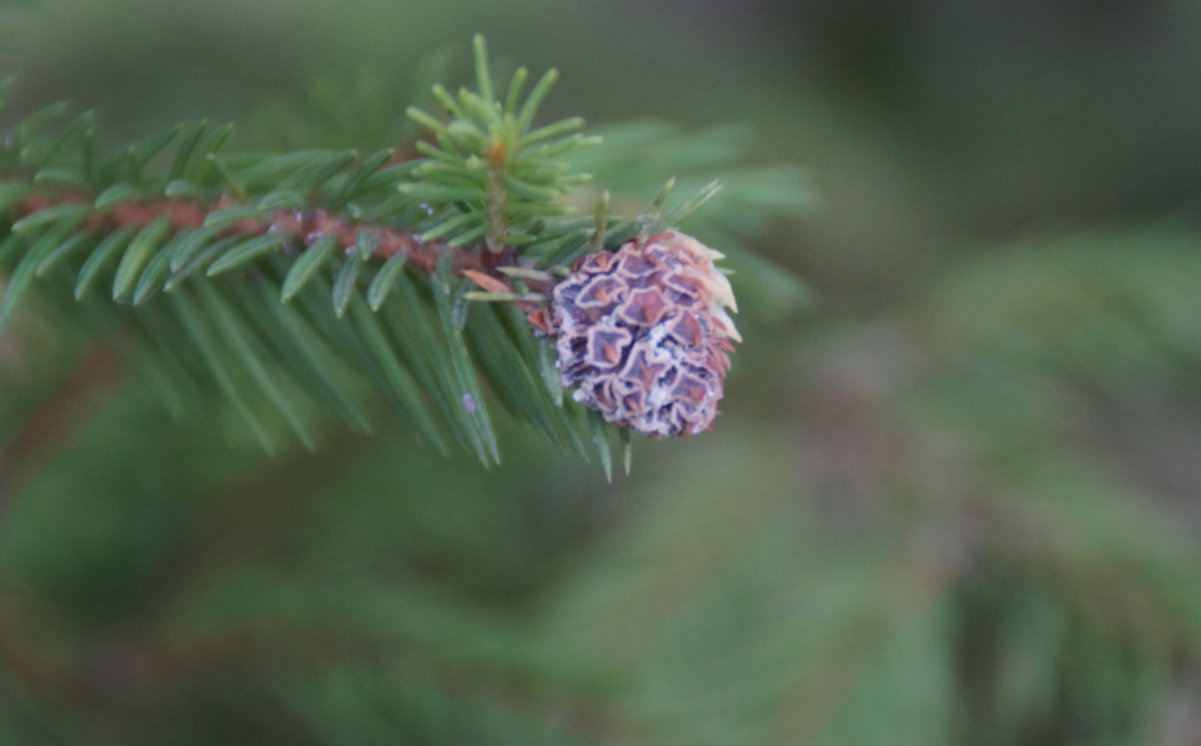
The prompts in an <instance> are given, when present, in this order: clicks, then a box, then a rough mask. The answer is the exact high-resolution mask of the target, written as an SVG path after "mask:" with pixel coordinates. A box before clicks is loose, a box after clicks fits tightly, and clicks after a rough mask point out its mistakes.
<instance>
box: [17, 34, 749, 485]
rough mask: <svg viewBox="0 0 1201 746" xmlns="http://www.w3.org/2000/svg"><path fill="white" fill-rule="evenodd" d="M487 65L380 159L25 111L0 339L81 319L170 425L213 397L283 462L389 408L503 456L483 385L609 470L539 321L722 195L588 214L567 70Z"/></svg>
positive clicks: (212, 131) (440, 434)
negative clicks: (131, 370) (573, 282)
mask: <svg viewBox="0 0 1201 746" xmlns="http://www.w3.org/2000/svg"><path fill="white" fill-rule="evenodd" d="M474 59H475V77H476V80H475V89H474V90H469V89H467V88H463V89H460V90H459V91H458V92H457V94H451V93H450V92H449V91H448V90H447V89H445V88H443V87H442V86H440V85H435V86H434V87H433V89H432V93H433V98H434V100H435V101H436V102H437V103H438V105H439V106H440V107H441V108H442V109H443V110H444V113H445V117H439V116H436V115H434V114H432V113H429V112H427V111H426V110H424V109H421V108H418V107H409V108H408V109H407V110H406V114H407V116H408V118H409V119H410V120H411V121H413V122H415V123H417V124H418V125H420V126H422V127H424V128H425V129H426V130H427V131H428V132H429V139H425V140H419V141H417V142H416V143H413V144H412V145H411V146H410V145H404V144H401V145H399V146H398V147H389V148H383V149H379V150H376V151H373V152H370V153H369V154H367V155H361V154H360V153H359V152H358V151H357V150H354V149H346V148H334V149H330V148H320V149H299V150H294V151H288V152H271V151H241V152H236V151H228V150H226V149H225V147H224V146H225V145H226V143H227V141H228V140H229V139H230V136H231V133H232V128H231V127H230V126H229V125H224V126H218V127H212V126H210V125H209V123H207V122H199V123H197V124H195V125H191V126H184V125H180V126H177V127H173V128H170V129H168V130H166V131H164V132H161V133H157V134H155V135H152V136H151V137H148V138H146V139H144V140H142V141H139V142H135V143H133V144H131V145H129V146H127V147H125V148H123V149H121V150H119V151H118V152H116V153H102V152H99V151H98V150H97V148H96V145H95V142H96V137H95V128H96V117H95V115H94V114H92V113H91V112H84V113H82V114H79V115H77V116H75V117H74V118H73V119H70V120H69V121H65V123H64V119H65V118H66V117H67V116H68V114H69V109H68V108H67V107H66V106H63V105H55V106H52V107H48V108H47V109H45V110H43V111H40V112H37V113H35V114H33V115H32V116H30V117H28V118H27V119H26V120H25V121H23V122H22V123H20V124H18V125H17V126H16V127H15V128H13V130H12V132H11V133H10V134H9V135H8V137H7V138H6V139H5V141H4V147H3V148H2V149H0V211H3V213H4V214H6V215H7V216H8V218H7V220H6V221H5V222H4V224H3V226H2V230H3V235H2V237H0V271H4V272H5V273H6V274H7V284H6V287H5V288H4V294H3V297H2V298H0V324H4V323H6V322H9V321H10V320H11V319H12V318H13V316H14V314H16V313H17V312H18V309H19V308H21V307H23V306H25V305H27V304H26V301H33V302H34V304H35V305H37V306H40V307H42V308H55V309H63V308H65V307H66V305H67V304H72V305H74V304H78V305H77V311H76V313H75V314H74V316H73V319H74V321H73V323H75V324H78V325H79V326H81V327H83V328H85V329H87V330H90V332H92V333H95V332H100V333H103V334H105V335H107V336H109V337H110V338H112V339H114V341H119V345H118V346H119V348H120V349H122V350H124V351H125V352H126V354H127V356H129V357H132V358H134V359H135V361H136V363H137V364H138V365H143V366H146V369H147V370H150V371H153V373H152V374H149V375H148V376H147V380H148V381H149V382H151V383H152V384H153V385H155V386H156V388H158V389H160V393H161V394H162V395H163V397H164V399H165V400H166V401H168V402H171V406H172V410H173V411H176V412H180V413H183V412H187V411H204V407H205V406H206V405H207V403H208V402H210V400H211V397H212V395H213V394H218V395H219V396H220V398H222V399H224V400H225V401H227V402H228V403H229V405H230V406H232V407H233V409H234V410H236V411H237V412H238V414H239V415H240V417H241V418H242V420H243V421H244V422H245V423H246V425H247V428H248V430H249V431H250V432H251V433H253V434H254V437H255V438H256V439H257V440H259V441H260V442H261V443H262V444H263V445H264V446H266V447H267V448H269V449H276V448H278V447H280V445H281V444H282V443H284V442H285V438H284V436H283V434H284V432H286V431H289V430H290V431H291V432H292V433H293V434H294V435H295V436H296V437H297V438H298V439H299V440H300V441H301V442H302V443H304V444H305V445H307V446H310V447H312V446H314V445H315V444H316V443H317V442H318V441H319V439H320V438H319V436H318V433H319V427H318V426H319V421H320V419H321V417H322V413H323V412H333V413H336V414H338V415H340V416H341V418H342V419H343V420H345V421H346V423H347V424H348V425H350V426H351V427H352V428H354V429H357V430H365V429H369V428H371V427H372V426H373V425H374V424H375V423H376V422H377V421H378V417H376V416H374V415H372V414H369V412H370V410H371V409H372V407H371V406H370V401H371V396H370V393H369V392H371V391H374V392H376V393H377V394H378V395H381V396H382V400H383V401H385V402H386V403H387V404H388V406H389V407H390V409H391V410H392V411H393V413H394V414H395V415H396V416H397V417H398V418H399V419H400V420H402V421H403V422H406V423H408V424H409V425H410V428H411V430H412V431H414V432H415V433H419V434H420V435H421V436H422V437H423V438H424V439H425V440H426V441H428V442H429V443H431V444H432V445H434V446H435V447H436V448H438V449H439V450H443V451H445V450H447V449H448V444H449V443H450V442H451V441H454V442H457V443H458V444H459V445H460V446H462V447H465V448H467V449H468V450H470V451H473V452H474V453H475V454H476V455H477V456H478V457H479V458H480V460H481V461H483V462H484V463H485V464H488V463H493V462H498V461H499V452H500V449H499V446H498V443H497V439H496V435H495V431H494V427H493V424H492V420H491V416H490V413H489V406H488V403H487V401H488V397H486V396H485V390H486V389H487V390H488V391H489V392H490V393H491V394H492V395H493V396H495V398H496V399H498V400H499V402H500V403H501V405H502V406H504V408H505V409H507V410H508V411H509V412H511V413H512V414H514V415H515V416H517V417H518V418H519V419H521V420H524V421H527V422H529V423H530V424H532V425H533V426H534V427H536V428H537V429H539V430H540V431H541V432H542V433H543V434H544V435H546V436H547V437H548V438H549V439H550V440H551V441H552V442H554V443H557V444H559V445H561V446H563V447H566V448H570V449H572V450H576V451H578V452H580V453H581V454H585V449H584V446H583V443H584V440H585V437H584V436H583V435H582V433H585V432H586V433H588V434H589V435H588V438H589V439H591V440H592V441H594V442H595V443H596V444H597V447H598V448H600V450H599V451H598V454H599V455H600V458H601V461H602V463H603V464H604V465H605V468H606V471H608V470H609V468H610V466H609V464H610V463H611V457H610V456H609V455H608V446H607V443H608V441H609V437H608V436H606V435H605V434H604V432H603V431H604V430H606V429H610V428H611V425H609V424H607V423H605V422H604V421H603V420H601V421H598V420H597V419H596V417H595V416H589V417H584V413H583V412H582V411H581V407H579V406H577V405H576V404H575V403H574V402H573V401H572V400H571V398H565V397H563V396H562V392H561V390H560V388H559V386H560V385H561V383H560V382H558V381H557V379H558V378H560V375H559V374H560V373H561V371H556V370H555V366H556V364H555V363H553V361H552V360H551V357H552V356H551V354H550V353H551V345H550V342H551V340H550V339H546V338H544V339H542V340H541V341H539V340H538V339H537V338H536V337H535V336H534V333H533V331H532V330H531V324H532V325H533V327H534V328H535V329H537V330H538V331H539V332H541V333H543V334H547V333H549V334H555V333H557V331H558V330H557V328H553V327H556V325H557V324H558V323H559V322H560V318H559V317H560V316H561V314H562V309H561V308H558V309H553V308H551V305H553V303H555V302H557V300H555V295H554V289H555V288H556V287H557V286H558V285H560V284H562V283H563V282H564V278H565V277H567V276H568V275H569V274H570V272H571V270H570V269H569V267H570V266H571V265H573V264H574V263H575V262H576V260H578V259H579V258H580V257H582V256H584V255H585V254H591V255H594V256H595V255H598V254H610V252H613V251H615V250H617V249H618V248H620V247H623V246H627V245H628V242H630V241H631V240H635V239H636V240H637V241H641V242H643V243H644V244H646V245H650V244H653V243H655V240H657V239H656V238H655V236H652V235H651V234H661V235H668V234H667V233H664V231H670V230H672V229H671V228H670V226H669V223H670V222H672V221H678V219H680V218H682V217H683V216H684V215H685V214H686V213H687V212H689V211H691V210H692V209H695V208H696V207H699V206H700V204H701V203H703V202H705V201H707V200H708V199H709V198H710V197H712V196H713V194H714V193H716V189H717V185H716V183H714V184H711V185H710V186H708V187H706V188H705V189H703V190H701V191H699V192H698V193H697V196H696V197H695V198H694V199H692V200H690V201H687V202H685V203H684V204H682V205H679V206H676V207H674V208H673V209H669V210H666V211H665V210H663V209H662V205H663V200H662V199H657V200H654V201H652V204H651V207H650V208H648V210H646V211H643V213H642V215H640V216H639V217H636V218H623V217H621V216H618V215H611V214H610V208H609V200H608V197H607V193H606V196H605V198H604V199H601V200H598V201H597V208H596V210H595V213H594V215H590V216H587V217H577V216H574V215H573V214H572V213H573V211H574V209H575V205H574V204H573V199H574V198H573V197H572V195H574V194H576V192H577V187H579V185H581V184H583V183H585V182H587V181H588V180H589V179H590V174H589V173H588V172H587V171H586V170H584V169H579V168H573V167H572V166H571V165H569V164H570V159H571V158H572V157H574V156H575V155H576V154H578V153H581V152H583V151H584V150H586V149H589V148H592V147H594V146H596V145H597V144H598V143H599V138H597V137H594V136H585V135H583V134H582V133H580V132H579V131H578V130H579V129H580V128H581V127H582V125H583V122H582V120H581V119H579V118H578V117H573V118H568V119H564V120H561V121H558V122H552V123H549V124H536V119H537V110H538V107H539V105H540V104H541V102H542V101H543V99H544V98H545V96H546V95H547V93H548V92H549V90H550V88H551V87H552V85H553V84H554V82H555V80H556V78H557V73H556V72H555V71H554V70H551V71H548V72H547V73H546V74H544V75H543V76H542V77H541V78H540V79H539V80H538V81H537V82H536V83H535V84H534V85H533V86H532V88H531V89H530V91H529V93H528V95H524V96H523V92H524V89H525V83H526V80H527V78H528V72H527V71H526V70H525V69H524V68H520V69H518V70H517V71H516V73H515V74H514V75H513V77H512V79H511V81H509V83H508V85H507V86H506V87H504V88H503V91H502V89H501V88H500V87H498V86H497V85H496V84H495V82H494V81H493V80H492V77H491V73H490V70H489V64H488V58H487V52H486V48H485V45H484V41H483V38H482V37H478V36H477V37H476V39H475V41H474ZM663 196H666V192H664V195H663ZM639 236H640V238H639ZM660 243H662V242H661V241H660ZM697 245H699V244H697ZM702 248H703V247H702ZM690 250H691V249H690ZM704 251H706V252H707V251H708V250H707V249H705V250H704ZM702 255H703V256H702ZM697 256H698V257H700V258H699V259H697V260H696V262H692V260H691V259H690V260H688V262H691V263H692V264H695V266H696V267H700V268H701V269H703V270H704V272H710V271H711V270H712V263H711V261H710V260H709V258H708V257H709V255H708V254H707V253H704V252H701V253H700V254H697ZM714 256H717V255H716V254H714ZM672 261H676V260H674V259H673V260H672ZM706 263H707V264H706ZM702 265H704V266H702ZM690 266H691V265H690ZM673 271H674V270H673ZM702 274H703V273H702ZM698 276H699V275H698ZM694 279H695V278H694ZM701 279H702V280H704V281H703V282H701V285H698V286H695V287H697V288H699V287H702V286H703V287H706V288H709V287H711V286H710V285H707V284H706V283H709V282H710V281H709V280H708V279H705V278H704V277H702V278H701ZM692 281H693V280H689V281H688V282H692ZM722 282H724V280H722ZM656 287H658V288H659V290H656V292H661V293H678V292H685V293H687V292H690V291H689V290H688V287H690V286H688V285H687V283H685V284H684V285H679V286H676V289H675V290H667V289H666V288H667V286H660V285H657V286H656ZM726 287H728V283H726ZM704 292H705V293H708V292H709V291H708V290H705V291H704ZM675 297H676V296H675V295H673V296H672V298H675ZM704 297H708V296H707V295H704ZM701 300H703V298H702V297H701V296H698V302H700V301H701ZM479 301H502V302H501V303H496V302H492V303H481V302H479ZM730 301H731V302H732V296H730ZM705 302H707V301H705ZM721 302H722V303H723V304H726V305H730V304H731V303H727V302H726V300H725V299H724V298H723V299H722V300H721ZM690 303H691V301H690ZM700 304H701V305H704V303H700ZM681 308H683V307H682V306H681ZM523 312H524V313H523ZM689 313H691V311H689ZM706 313H707V312H706ZM722 319H724V321H723V320H722ZM728 321H729V320H728V317H725V316H724V313H720V314H719V316H715V317H712V318H710V321H709V322H704V321H702V325H704V324H706V323H708V324H710V326H713V325H715V328H717V329H718V330H719V331H720V330H721V329H724V328H725V326H726V322H728ZM647 323H650V322H647ZM728 331H729V332H730V334H732V335H733V336H735V338H736V332H735V331H733V327H732V324H729V329H728ZM722 333H725V332H722ZM656 334H658V332H656ZM561 347H562V345H560V351H559V356H560V361H559V363H557V366H558V367H559V368H562V366H563V361H562V355H563V350H562V349H561ZM723 354H724V353H723ZM715 370H716V371H717V372H716V373H715V374H714V375H717V376H718V383H720V376H721V375H723V374H724V367H722V366H717V367H716V368H715ZM566 375H567V374H566V373H562V376H566ZM664 385H666V384H664ZM707 385H709V386H710V387H711V386H712V382H710V383H709V384H707ZM719 390H720V385H719ZM589 396H590V397H591V398H586V399H585V401H586V402H587V403H588V404H589V406H596V402H597V401H600V400H604V399H605V398H606V397H607V396H609V395H602V396H600V399H597V398H596V397H594V396H592V395H589ZM718 398H720V394H719V397H718ZM576 399H580V397H579V396H578V395H577V396H576ZM713 406H714V407H715V401H714V402H713ZM606 418H608V419H609V420H610V421H614V417H612V416H610V414H606ZM615 421H616V422H618V424H624V425H628V423H627V422H625V421H623V420H621V419H620V418H617V419H616V420H615ZM598 428H600V429H598ZM694 431H695V430H688V432H694ZM670 432H673V433H674V432H675V431H674V430H672V431H670ZM623 443H627V444H628V440H624V441H623ZM627 462H628V457H627Z"/></svg>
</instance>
